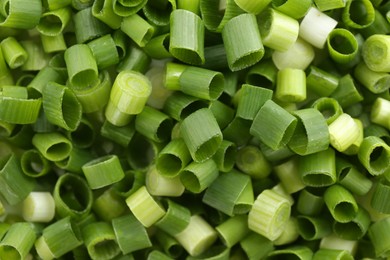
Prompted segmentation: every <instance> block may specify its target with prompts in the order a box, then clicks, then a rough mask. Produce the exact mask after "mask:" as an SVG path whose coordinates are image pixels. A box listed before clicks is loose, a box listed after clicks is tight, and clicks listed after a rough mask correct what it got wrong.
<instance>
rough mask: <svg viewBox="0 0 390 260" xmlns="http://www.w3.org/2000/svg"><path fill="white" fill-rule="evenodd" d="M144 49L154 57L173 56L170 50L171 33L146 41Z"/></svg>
mask: <svg viewBox="0 0 390 260" xmlns="http://www.w3.org/2000/svg"><path fill="white" fill-rule="evenodd" d="M143 50H144V51H145V52H146V53H147V54H148V55H149V56H150V57H152V58H153V59H165V58H171V57H172V54H171V53H170V52H169V33H165V34H162V35H158V36H155V37H153V38H152V39H150V40H149V42H148V43H146V45H145V47H144V48H143Z"/></svg>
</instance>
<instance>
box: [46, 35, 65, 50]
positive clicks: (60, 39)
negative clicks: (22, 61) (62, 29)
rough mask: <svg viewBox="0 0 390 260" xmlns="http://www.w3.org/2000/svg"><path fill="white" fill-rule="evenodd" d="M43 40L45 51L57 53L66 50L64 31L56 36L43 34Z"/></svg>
mask: <svg viewBox="0 0 390 260" xmlns="http://www.w3.org/2000/svg"><path fill="white" fill-rule="evenodd" d="M41 42H42V47H43V51H44V52H46V53H57V52H62V51H65V50H66V42H65V38H64V34H62V33H60V34H58V35H56V36H47V35H43V34H41Z"/></svg>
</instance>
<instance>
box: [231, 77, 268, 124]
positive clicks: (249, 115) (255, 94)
mask: <svg viewBox="0 0 390 260" xmlns="http://www.w3.org/2000/svg"><path fill="white" fill-rule="evenodd" d="M272 94H273V92H272V90H270V89H266V88H262V87H257V86H253V85H249V84H243V85H242V86H241V88H240V92H239V99H238V105H237V110H236V117H240V118H243V119H248V120H253V119H254V118H255V117H256V114H257V112H258V111H259V109H260V108H261V107H262V106H263V105H264V103H265V102H266V101H268V100H270V99H271V98H272Z"/></svg>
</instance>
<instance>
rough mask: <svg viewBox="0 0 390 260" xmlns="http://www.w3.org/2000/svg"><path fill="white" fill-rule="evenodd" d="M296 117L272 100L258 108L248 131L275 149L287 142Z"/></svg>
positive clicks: (294, 125)
mask: <svg viewBox="0 0 390 260" xmlns="http://www.w3.org/2000/svg"><path fill="white" fill-rule="evenodd" d="M296 124H297V119H296V118H295V117H294V116H293V115H291V114H290V113H289V112H287V111H286V110H284V109H283V108H282V107H280V106H279V105H278V104H276V103H275V102H274V101H272V100H268V101H266V102H265V103H264V105H263V106H262V107H261V108H260V110H259V112H258V113H257V115H256V117H255V118H254V120H253V122H252V126H251V128H250V133H251V134H252V135H253V136H255V137H257V138H259V139H260V141H262V142H263V143H264V144H266V145H267V146H269V147H270V148H272V149H274V150H276V149H278V148H279V147H281V146H282V145H285V144H287V143H288V142H289V140H290V138H291V136H292V135H293V132H294V129H295V127H296Z"/></svg>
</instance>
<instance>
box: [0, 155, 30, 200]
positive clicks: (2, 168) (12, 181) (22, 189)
mask: <svg viewBox="0 0 390 260" xmlns="http://www.w3.org/2000/svg"><path fill="white" fill-rule="evenodd" d="M0 180H1V181H0V197H1V198H2V199H3V200H4V201H5V202H7V203H8V204H10V205H15V204H17V203H19V202H21V201H23V200H24V199H25V198H26V197H27V196H28V194H29V193H30V192H31V191H32V190H33V188H34V186H35V181H34V180H33V179H32V178H29V177H27V176H26V175H24V174H23V172H22V169H21V167H20V162H19V160H18V158H17V157H16V155H15V154H10V155H7V156H4V157H3V158H1V160H0Z"/></svg>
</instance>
